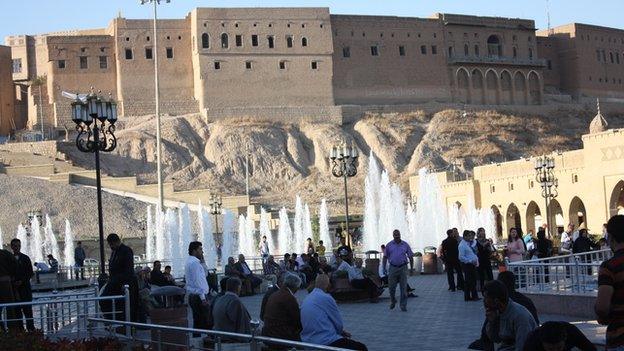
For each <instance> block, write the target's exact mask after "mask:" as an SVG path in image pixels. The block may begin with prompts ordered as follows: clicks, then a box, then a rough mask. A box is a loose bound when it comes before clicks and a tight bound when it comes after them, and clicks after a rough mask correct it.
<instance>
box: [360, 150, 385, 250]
mask: <svg viewBox="0 0 624 351" xmlns="http://www.w3.org/2000/svg"><path fill="white" fill-rule="evenodd" d="M380 183H381V178H380V171H379V165H378V164H377V158H376V157H375V155H374V154H373V152H372V151H371V153H370V157H369V158H368V173H367V174H366V178H365V180H364V195H365V197H364V229H363V239H364V240H363V241H364V250H367V251H368V250H377V244H378V243H379V239H378V233H379V210H378V208H379V207H378V205H379V184H380Z"/></svg>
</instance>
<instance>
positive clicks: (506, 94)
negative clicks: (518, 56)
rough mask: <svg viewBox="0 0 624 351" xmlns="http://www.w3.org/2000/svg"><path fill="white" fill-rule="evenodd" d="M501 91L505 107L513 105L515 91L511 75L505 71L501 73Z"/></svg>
mask: <svg viewBox="0 0 624 351" xmlns="http://www.w3.org/2000/svg"><path fill="white" fill-rule="evenodd" d="M500 82H501V90H502V93H503V96H502V98H501V103H502V104H503V105H511V104H513V90H512V88H511V74H509V72H507V71H503V72H502V73H501V79H500Z"/></svg>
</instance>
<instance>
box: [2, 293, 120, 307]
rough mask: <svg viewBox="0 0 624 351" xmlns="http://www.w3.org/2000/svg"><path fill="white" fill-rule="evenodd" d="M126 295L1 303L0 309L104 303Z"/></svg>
mask: <svg viewBox="0 0 624 351" xmlns="http://www.w3.org/2000/svg"><path fill="white" fill-rule="evenodd" d="M125 297H126V296H125V295H110V296H97V297H91V298H80V299H71V300H64V301H50V300H44V301H26V302H9V303H0V309H2V308H5V307H17V306H29V305H30V306H38V305H49V304H51V303H57V302H62V303H73V302H89V301H104V300H117V299H123V298H125Z"/></svg>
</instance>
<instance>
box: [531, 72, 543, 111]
mask: <svg viewBox="0 0 624 351" xmlns="http://www.w3.org/2000/svg"><path fill="white" fill-rule="evenodd" d="M529 98H530V103H531V105H539V104H540V103H541V102H542V89H540V79H539V76H538V75H537V73H535V72H530V73H529Z"/></svg>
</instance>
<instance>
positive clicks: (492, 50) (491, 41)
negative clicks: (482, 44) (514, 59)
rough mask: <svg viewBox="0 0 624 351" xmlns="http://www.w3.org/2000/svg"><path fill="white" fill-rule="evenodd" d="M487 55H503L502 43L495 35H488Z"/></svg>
mask: <svg viewBox="0 0 624 351" xmlns="http://www.w3.org/2000/svg"><path fill="white" fill-rule="evenodd" d="M487 46H488V56H490V57H501V56H503V45H502V43H501V40H500V38H499V37H498V36H497V35H490V36H489V37H488V40H487Z"/></svg>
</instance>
